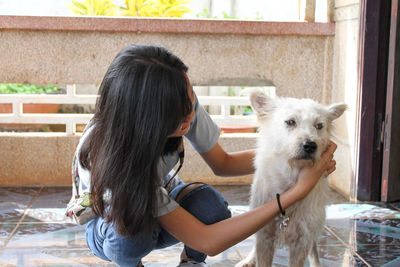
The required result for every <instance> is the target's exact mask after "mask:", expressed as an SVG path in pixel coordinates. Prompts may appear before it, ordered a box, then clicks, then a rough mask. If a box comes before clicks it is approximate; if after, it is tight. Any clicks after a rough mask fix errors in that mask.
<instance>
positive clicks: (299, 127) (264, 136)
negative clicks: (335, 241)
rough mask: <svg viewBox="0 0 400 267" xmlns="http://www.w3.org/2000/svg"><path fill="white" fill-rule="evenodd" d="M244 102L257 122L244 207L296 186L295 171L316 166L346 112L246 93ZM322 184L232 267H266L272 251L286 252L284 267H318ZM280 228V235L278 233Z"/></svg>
mask: <svg viewBox="0 0 400 267" xmlns="http://www.w3.org/2000/svg"><path fill="white" fill-rule="evenodd" d="M250 102H251V105H252V107H253V109H254V110H255V112H256V113H257V117H258V120H259V122H260V135H261V137H260V139H259V141H258V149H257V155H256V158H255V167H256V172H255V175H254V181H253V184H252V188H251V199H250V207H251V208H255V207H257V206H260V205H262V204H264V203H266V202H268V201H270V200H273V199H275V198H276V194H277V193H279V194H281V193H283V192H285V191H287V190H288V189H289V188H290V187H292V186H293V185H294V184H295V183H296V179H297V176H298V173H299V170H300V169H301V168H302V167H304V166H305V165H306V164H309V163H310V161H318V160H319V158H320V155H321V153H322V152H323V151H324V150H325V149H326V146H327V144H328V140H329V138H330V130H331V128H332V121H333V120H335V119H337V118H338V117H339V116H341V115H342V113H343V112H344V111H345V110H346V105H345V104H333V105H330V106H323V105H321V104H318V103H316V102H315V101H313V100H311V99H294V98H276V99H273V98H271V97H268V96H267V95H265V94H264V93H262V92H260V91H255V92H252V93H251V95H250ZM327 190H328V182H327V179H320V181H319V182H318V184H317V185H316V186H315V188H314V189H313V190H312V191H311V192H310V193H309V195H308V196H307V197H306V198H304V199H303V200H301V201H299V202H297V203H295V204H294V205H292V206H291V207H290V208H288V209H287V210H286V217H289V221H285V223H287V227H281V226H282V225H281V224H282V218H276V219H275V220H274V221H272V222H271V223H269V224H267V225H266V226H265V227H263V228H262V229H261V230H260V231H258V232H257V233H256V244H255V248H254V249H253V251H252V252H251V253H250V255H249V256H248V257H247V258H246V259H244V260H243V261H241V262H239V263H238V264H237V265H236V266H237V267H238V266H240V267H244V266H257V267H264V266H271V265H272V261H273V256H274V249H275V247H278V246H283V245H287V246H288V247H289V253H290V258H289V265H290V266H303V265H304V263H305V260H306V258H307V256H308V259H309V261H310V265H311V266H320V262H319V256H318V251H317V245H316V242H317V240H318V237H319V235H320V234H321V232H322V230H323V227H324V223H325V205H326V201H327V199H326V193H327ZM281 228H282V229H281Z"/></svg>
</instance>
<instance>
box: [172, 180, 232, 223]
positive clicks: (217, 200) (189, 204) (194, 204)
mask: <svg viewBox="0 0 400 267" xmlns="http://www.w3.org/2000/svg"><path fill="white" fill-rule="evenodd" d="M186 188H187V189H186ZM186 188H185V189H186V190H185V189H183V190H182V191H181V192H180V193H179V194H178V196H177V199H176V200H177V202H178V203H179V204H180V205H181V206H182V207H183V208H184V209H186V210H187V211H189V212H190V213H191V214H192V215H194V216H195V217H196V218H198V219H199V220H200V221H202V222H203V223H205V224H212V223H216V222H219V221H222V220H224V219H227V218H230V217H231V216H232V214H231V212H230V210H229V209H228V203H227V201H226V200H225V198H224V196H223V195H222V194H221V193H220V192H218V191H217V190H216V189H214V188H213V187H212V186H210V185H208V184H203V183H200V184H197V183H196V184H192V185H189V186H187V187H186Z"/></svg>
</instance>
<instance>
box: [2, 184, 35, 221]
mask: <svg viewBox="0 0 400 267" xmlns="http://www.w3.org/2000/svg"><path fill="white" fill-rule="evenodd" d="M39 190H40V188H19V187H2V188H0V223H13V222H18V221H19V220H20V219H21V217H22V215H23V214H24V211H25V209H26V208H27V207H28V205H29V204H30V203H31V201H32V200H33V198H34V197H35V195H36V194H37V193H38V192H39Z"/></svg>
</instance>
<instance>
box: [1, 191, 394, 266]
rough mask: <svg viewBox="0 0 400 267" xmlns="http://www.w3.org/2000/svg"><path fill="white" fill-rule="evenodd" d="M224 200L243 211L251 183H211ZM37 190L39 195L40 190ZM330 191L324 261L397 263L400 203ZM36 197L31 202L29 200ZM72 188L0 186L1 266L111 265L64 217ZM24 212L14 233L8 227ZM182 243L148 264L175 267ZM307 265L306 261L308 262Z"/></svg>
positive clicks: (217, 261) (230, 258) (282, 252)
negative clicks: (346, 196)
mask: <svg viewBox="0 0 400 267" xmlns="http://www.w3.org/2000/svg"><path fill="white" fill-rule="evenodd" d="M214 187H215V188H216V189H217V190H219V191H220V192H221V193H222V194H223V195H224V196H225V198H226V199H227V201H228V203H229V204H230V209H231V211H232V213H233V215H234V216H236V215H238V214H241V213H243V212H246V211H247V210H248V209H249V207H248V200H249V192H250V186H214ZM39 190H41V191H40V194H39V195H38V192H39ZM329 193H330V204H331V205H329V207H328V208H327V215H328V219H327V221H326V229H325V230H324V232H323V234H322V235H321V236H320V238H319V241H318V250H319V253H320V257H321V263H322V266H328V267H335V266H338V267H339V266H340V267H345V266H346V267H347V266H368V265H366V263H365V261H366V262H368V264H370V266H384V267H393V266H400V218H399V217H398V214H399V213H400V205H399V203H390V204H385V203H360V204H357V205H355V204H351V203H346V202H347V201H346V199H344V198H343V197H341V196H340V195H338V194H336V193H335V192H334V191H333V190H332V191H330V192H329ZM35 196H37V198H36V199H35V201H34V202H33V204H32V206H31V207H30V208H29V209H27V208H28V205H29V203H31V202H32V200H33V199H34V197H35ZM70 196H71V188H70V187H66V188H43V189H39V188H0V266H115V265H114V264H112V263H109V262H106V261H103V260H101V259H99V258H97V257H95V256H94V255H93V254H92V253H91V252H90V251H89V249H88V248H87V246H86V241H85V227H84V226H77V225H75V224H73V223H71V221H70V220H69V219H65V217H64V208H65V205H66V203H67V202H68V200H69V199H70ZM24 212H25V217H24V220H23V221H22V223H21V224H19V225H18V228H17V229H16V231H15V233H14V234H13V236H12V238H11V239H10V240H9V242H8V243H7V244H6V246H5V247H4V248H2V246H3V245H5V242H6V241H7V240H8V239H9V237H10V234H11V232H12V231H13V230H14V228H15V227H16V226H17V223H18V221H19V220H20V219H21V216H22V215H23V214H24ZM253 243H254V236H251V237H249V238H248V239H246V240H244V241H243V242H240V243H239V244H237V245H235V246H233V247H232V248H230V249H228V250H226V251H224V252H223V253H221V254H219V255H217V256H215V257H208V258H207V263H208V265H209V266H210V267H222V266H224V267H233V266H235V264H236V263H238V262H239V261H240V260H241V259H243V258H244V257H246V256H247V255H248V254H249V253H250V251H251V249H252V248H253ZM182 248H183V245H182V244H181V243H180V244H177V245H175V246H172V247H169V248H166V249H162V250H155V251H153V252H152V253H150V254H149V255H147V256H146V257H145V258H143V262H144V264H145V266H146V267H161V266H163V267H175V266H176V265H177V264H178V262H179V257H180V253H181V251H182ZM287 259H288V252H287V249H285V248H283V249H278V250H277V251H276V256H275V259H274V266H287ZM307 266H308V265H307Z"/></svg>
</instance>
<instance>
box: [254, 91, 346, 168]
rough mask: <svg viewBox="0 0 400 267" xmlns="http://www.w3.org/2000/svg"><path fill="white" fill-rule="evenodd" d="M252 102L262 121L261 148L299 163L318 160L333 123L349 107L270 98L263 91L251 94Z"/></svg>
mask: <svg viewBox="0 0 400 267" xmlns="http://www.w3.org/2000/svg"><path fill="white" fill-rule="evenodd" d="M250 103H251V105H252V107H253V110H254V111H255V112H256V114H257V117H258V120H259V122H260V130H261V131H260V132H261V135H262V136H263V137H262V138H261V140H260V142H261V145H264V146H266V147H268V149H269V150H272V151H270V152H272V153H279V154H280V155H284V156H285V157H286V158H287V159H288V160H289V161H290V162H298V163H300V162H304V161H308V160H312V161H314V160H316V159H319V157H320V155H321V153H322V152H323V151H324V150H325V148H326V146H327V144H328V140H329V138H330V135H331V129H332V121H333V120H335V119H337V118H338V117H340V116H341V115H342V114H343V112H344V111H345V110H346V108H347V106H346V105H345V104H343V103H338V104H332V105H330V106H324V105H321V104H319V103H317V102H315V101H313V100H311V99H295V98H271V97H269V96H267V95H265V94H264V93H263V92H261V91H253V92H252V93H251V94H250Z"/></svg>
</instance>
